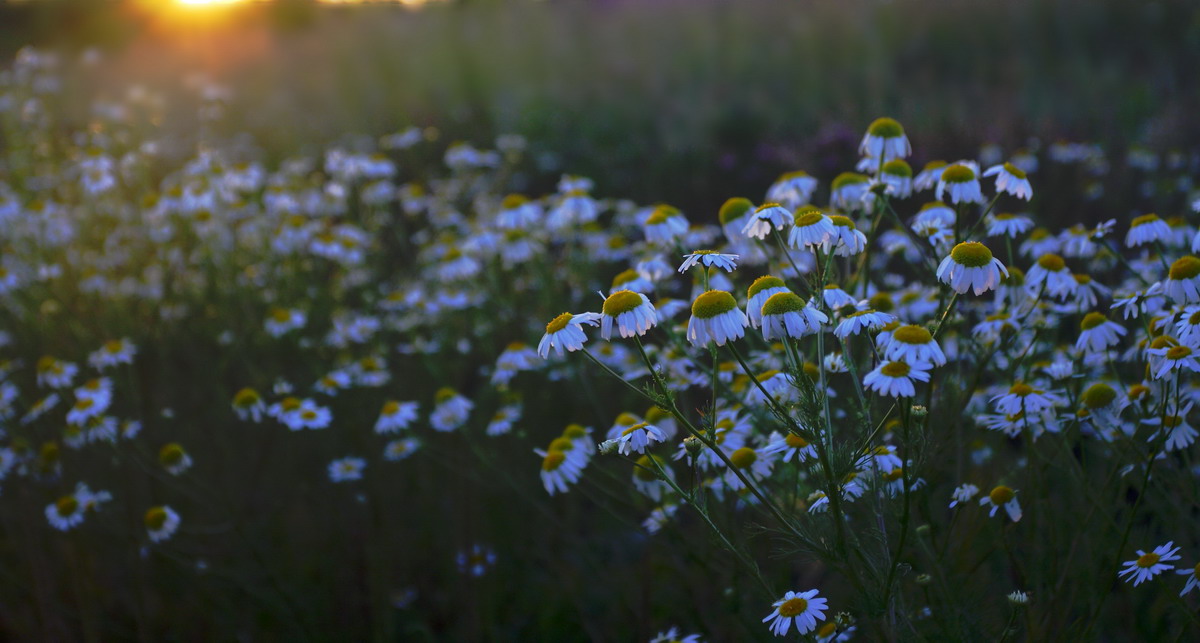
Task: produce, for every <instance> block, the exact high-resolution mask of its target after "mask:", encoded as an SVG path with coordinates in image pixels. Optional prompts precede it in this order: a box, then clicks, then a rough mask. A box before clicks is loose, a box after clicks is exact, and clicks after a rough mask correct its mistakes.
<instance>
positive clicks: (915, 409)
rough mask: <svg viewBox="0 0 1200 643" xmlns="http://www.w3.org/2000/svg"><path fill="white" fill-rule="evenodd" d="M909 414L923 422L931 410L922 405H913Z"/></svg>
mask: <svg viewBox="0 0 1200 643" xmlns="http://www.w3.org/2000/svg"><path fill="white" fill-rule="evenodd" d="M909 413H911V414H912V416H913V417H914V418H916V419H918V420H921V419H924V418H925V416H926V415H929V409H928V408H926V407H924V406H922V405H920V404H914V405H912V408H911V409H909Z"/></svg>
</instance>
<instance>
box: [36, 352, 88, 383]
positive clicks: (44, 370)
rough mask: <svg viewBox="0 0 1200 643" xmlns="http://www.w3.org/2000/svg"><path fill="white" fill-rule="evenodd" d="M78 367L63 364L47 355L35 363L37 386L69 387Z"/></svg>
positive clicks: (67, 363)
mask: <svg viewBox="0 0 1200 643" xmlns="http://www.w3.org/2000/svg"><path fill="white" fill-rule="evenodd" d="M77 373H79V367H78V366H76V365H75V364H72V363H71V362H64V361H62V360H59V359H55V358H53V357H50V356H49V355H47V356H45V357H43V358H41V359H39V360H38V362H37V383H38V386H44V387H47V388H66V387H68V386H70V385H71V382H72V381H73V380H74V379H75V375H76V374H77Z"/></svg>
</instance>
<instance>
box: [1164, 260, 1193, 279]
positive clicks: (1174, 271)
mask: <svg viewBox="0 0 1200 643" xmlns="http://www.w3.org/2000/svg"><path fill="white" fill-rule="evenodd" d="M1169 274H1170V277H1171V279H1175V280H1176V281H1179V280H1182V279H1192V278H1194V277H1195V276H1196V275H1200V259H1197V258H1196V257H1193V256H1192V255H1186V256H1183V257H1180V258H1179V259H1176V260H1175V263H1173V264H1171V271H1170V273H1169Z"/></svg>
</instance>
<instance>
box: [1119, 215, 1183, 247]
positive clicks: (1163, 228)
mask: <svg viewBox="0 0 1200 643" xmlns="http://www.w3.org/2000/svg"><path fill="white" fill-rule="evenodd" d="M1174 236H1175V235H1174V233H1173V232H1171V226H1169V225H1167V222H1166V221H1163V220H1162V219H1160V218H1158V215H1157V214H1143V215H1142V216H1140V217H1136V218H1134V220H1133V221H1131V222H1130V223H1129V232H1126V233H1125V245H1126V247H1129V248H1136V247H1138V246H1144V245H1146V244H1147V243H1155V242H1167V241H1170V240H1171V239H1172V238H1173V237H1174Z"/></svg>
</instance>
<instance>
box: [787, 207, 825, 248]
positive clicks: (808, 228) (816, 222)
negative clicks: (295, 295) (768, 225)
mask: <svg viewBox="0 0 1200 643" xmlns="http://www.w3.org/2000/svg"><path fill="white" fill-rule="evenodd" d="M834 234H835V231H834V229H833V222H832V221H830V219H829V217H827V216H825V213H824V212H821V210H820V209H818V208H815V207H813V206H811V205H805V206H801V207H800V209H798V210H796V215H795V217H794V218H793V223H792V229H791V230H789V231H788V245H789V246H791V247H793V248H796V249H805V248H815V247H818V246H821V247H823V246H825V245H826V244H827V243H828V242H829V240H830V239H832V238H833V237H834Z"/></svg>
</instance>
